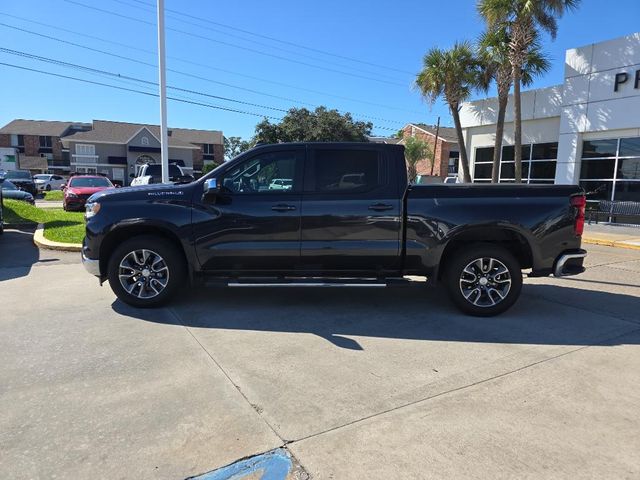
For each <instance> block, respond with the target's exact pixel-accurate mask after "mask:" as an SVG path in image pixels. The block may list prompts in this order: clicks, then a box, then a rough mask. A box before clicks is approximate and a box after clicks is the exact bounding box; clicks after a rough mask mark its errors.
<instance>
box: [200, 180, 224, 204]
mask: <svg viewBox="0 0 640 480" xmlns="http://www.w3.org/2000/svg"><path fill="white" fill-rule="evenodd" d="M219 194H220V184H219V183H218V179H217V178H209V179H207V180H206V181H205V182H204V192H203V193H202V201H203V202H207V201H209V202H211V201H213V200H214V199H215V198H216V197H217V196H218V195H219Z"/></svg>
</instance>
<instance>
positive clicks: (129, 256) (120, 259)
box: [107, 235, 186, 307]
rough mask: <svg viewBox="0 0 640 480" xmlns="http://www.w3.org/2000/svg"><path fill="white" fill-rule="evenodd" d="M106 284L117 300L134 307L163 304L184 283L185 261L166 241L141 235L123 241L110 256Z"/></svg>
mask: <svg viewBox="0 0 640 480" xmlns="http://www.w3.org/2000/svg"><path fill="white" fill-rule="evenodd" d="M107 276H108V278H109V285H110V286H111V289H112V290H113V292H114V293H115V294H116V295H117V296H118V298H119V299H120V300H122V301H123V302H125V303H128V304H129V305H132V306H134V307H156V306H159V305H162V304H164V303H166V302H167V301H168V300H169V299H170V298H171V297H172V296H173V295H175V293H176V292H177V291H178V289H179V288H180V287H181V286H182V285H183V284H184V281H185V278H186V264H185V260H184V257H183V256H182V254H181V252H179V251H178V249H177V248H176V247H175V246H174V245H173V244H172V243H170V242H168V241H167V240H164V239H162V238H158V237H154V236H150V235H143V236H139V237H134V238H131V239H129V240H127V241H125V242H124V243H122V244H121V245H120V246H118V248H116V250H115V251H114V252H113V254H112V255H111V258H110V259H109V265H108V271H107Z"/></svg>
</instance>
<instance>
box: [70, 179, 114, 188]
mask: <svg viewBox="0 0 640 480" xmlns="http://www.w3.org/2000/svg"><path fill="white" fill-rule="evenodd" d="M69 186H70V187H89V188H91V187H113V184H112V183H111V182H110V181H109V179H108V178H103V177H80V178H72V179H71V180H69Z"/></svg>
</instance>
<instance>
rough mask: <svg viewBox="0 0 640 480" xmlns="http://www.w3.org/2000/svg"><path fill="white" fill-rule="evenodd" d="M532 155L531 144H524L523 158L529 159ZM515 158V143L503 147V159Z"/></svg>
mask: <svg viewBox="0 0 640 480" xmlns="http://www.w3.org/2000/svg"><path fill="white" fill-rule="evenodd" d="M530 156H531V145H522V160H523V161H524V160H529V158H530ZM514 160H515V148H514V146H513V145H505V146H504V147H502V161H503V162H513V161H514Z"/></svg>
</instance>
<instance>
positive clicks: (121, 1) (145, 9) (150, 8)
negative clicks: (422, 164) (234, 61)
mask: <svg viewBox="0 0 640 480" xmlns="http://www.w3.org/2000/svg"><path fill="white" fill-rule="evenodd" d="M111 1H112V2H115V3H119V4H121V5H125V6H127V7H129V8H137V9H140V10H142V11H143V12H147V13H155V11H156V10H155V7H154V6H152V5H148V6H147V4H145V3H144V2H136V3H140V4H141V5H145V6H140V5H132V4H131V3H129V2H127V1H125V0H111ZM165 10H166V11H169V9H166V8H165ZM172 11H173V10H172ZM167 17H168V18H171V19H174V20H176V21H178V22H182V23H185V24H187V25H193V26H196V27H198V28H203V29H206V30H210V31H212V32H215V33H219V34H222V35H225V36H226V37H231V38H237V39H239V40H242V41H244V42H250V43H253V44H257V45H260V46H265V44H264V40H254V39H250V38H246V37H244V36H241V35H237V34H235V33H230V32H228V31H224V30H221V29H219V28H214V27H211V25H210V24H209V23H210V22H208V21H207V20H202V19H198V20H199V21H200V22H203V23H204V25H203V24H202V23H196V22H193V21H190V20H184V19H182V18H178V17H177V16H176V15H172V14H169V15H167ZM193 18H196V17H193ZM212 23H215V22H212ZM269 48H270V49H275V50H279V51H281V52H285V53H288V54H292V55H296V56H302V57H304V58H308V59H311V60H316V61H318V62H322V63H323V64H329V65H336V66H338V67H342V68H348V69H350V71H356V72H361V73H366V74H368V75H380V73H378V72H372V71H371V70H363V69H361V68H355V67H352V66H348V65H345V64H344V63H337V62H335V61H332V60H328V59H326V58H318V57H314V56H310V55H309V54H306V53H303V52H297V51H295V50H289V49H286V48H282V47H278V46H275V45H269ZM380 68H382V69H383V70H390V69H387V68H386V67H380ZM406 73H409V72H406ZM383 75H384V76H385V77H386V78H388V79H390V80H398V78H397V75H398V74H397V73H393V74H392V75H396V76H395V77H394V76H392V75H389V74H388V73H385V74H383ZM404 76H406V75H404V74H403V77H404Z"/></svg>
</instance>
